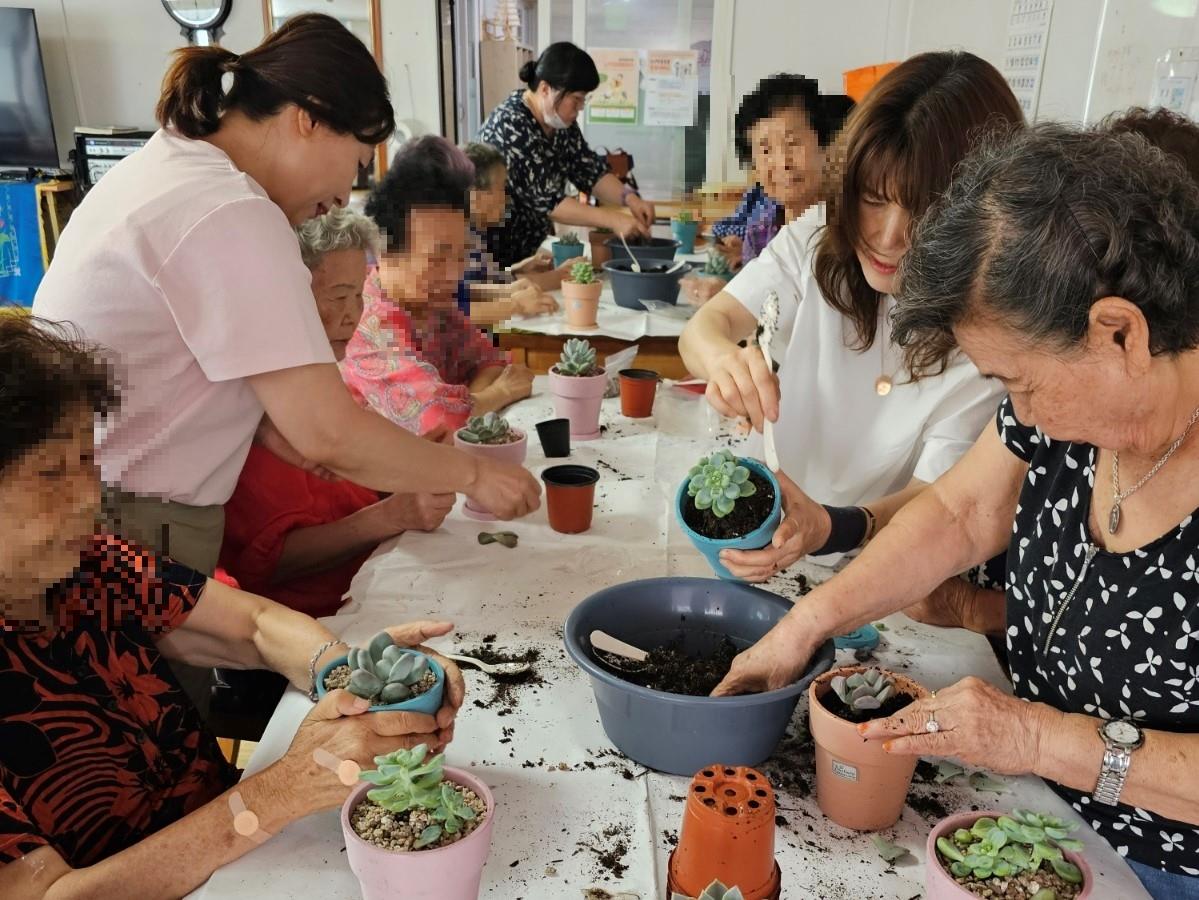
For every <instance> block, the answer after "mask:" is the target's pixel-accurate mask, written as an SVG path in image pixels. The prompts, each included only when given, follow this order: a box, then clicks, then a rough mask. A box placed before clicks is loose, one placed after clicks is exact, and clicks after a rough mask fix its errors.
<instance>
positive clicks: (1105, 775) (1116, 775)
mask: <svg viewBox="0 0 1199 900" xmlns="http://www.w3.org/2000/svg"><path fill="white" fill-rule="evenodd" d="M1131 764H1132V751H1130V750H1128V749H1127V748H1124V747H1114V746H1112V745H1111V744H1110V743H1109V744H1108V746H1107V749H1105V750H1104V751H1103V765H1102V766H1101V767H1100V769H1099V781H1098V782H1097V783H1096V784H1095V791H1094V792H1093V793H1092V794H1091V799H1092V800H1094V801H1095V802H1096V803H1102V804H1104V805H1105V806H1115V805H1116V804H1117V803H1119V802H1120V793H1121V792H1122V791H1123V790H1124V782H1125V781H1126V780H1127V779H1128V769H1129V766H1130V765H1131Z"/></svg>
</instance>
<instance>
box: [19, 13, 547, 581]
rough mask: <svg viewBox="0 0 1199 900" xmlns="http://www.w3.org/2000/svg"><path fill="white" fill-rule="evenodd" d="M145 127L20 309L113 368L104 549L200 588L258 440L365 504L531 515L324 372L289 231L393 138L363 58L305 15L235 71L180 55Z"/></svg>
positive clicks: (482, 473)
mask: <svg viewBox="0 0 1199 900" xmlns="http://www.w3.org/2000/svg"><path fill="white" fill-rule="evenodd" d="M226 79H227V80H228V81H229V86H228V90H226V88H225V86H224V84H223V82H224V81H225V80H226ZM157 114H158V119H159V121H160V122H161V123H162V126H163V127H162V129H161V130H160V131H158V132H157V133H156V134H155V135H154V137H153V138H151V139H150V141H149V143H148V144H147V145H146V147H145V148H143V149H142V150H140V151H138V152H137V153H135V154H134V155H132V156H131V157H129V158H128V159H127V160H124V161H122V162H121V164H120V165H118V166H116V167H115V168H114V169H113V170H112V171H111V172H109V173H108V174H107V175H106V176H105V178H104V180H103V181H102V182H101V183H100V184H98V185H97V186H96V188H95V189H94V190H92V192H91V193H89V194H88V196H87V199H86V200H85V201H84V202H83V204H82V205H81V206H80V207H79V209H78V210H77V211H76V212H75V214H74V216H73V217H72V219H71V224H70V225H69V226H68V227H67V229H66V231H65V232H64V234H63V237H62V241H61V242H60V244H59V246H58V250H57V252H56V254H55V258H54V264H53V265H52V266H51V267H50V269H49V271H48V272H47V273H46V277H45V279H44V280H43V281H42V284H41V287H40V289H39V291H38V294H37V298H36V300H35V302H34V310H35V312H36V313H37V314H38V315H39V316H42V317H44V318H47V319H52V320H68V321H71V322H73V323H75V324H76V325H77V326H79V327H80V328H81V329H82V331H83V333H84V335H85V337H86V339H87V340H89V341H90V342H93V343H95V344H98V345H100V346H103V347H105V348H107V349H108V350H110V351H112V354H113V357H112V362H113V364H114V366H115V368H116V372H117V375H118V378H119V380H120V382H121V384H122V389H123V397H124V402H123V404H122V407H121V409H120V411H119V413H118V414H117V415H116V416H115V417H114V419H113V420H112V421H111V422H109V423H107V425H106V427H105V428H104V429H103V430H102V431H101V432H100V433H99V435H98V444H97V456H98V459H99V463H100V467H101V473H102V476H103V479H104V481H105V483H106V485H107V493H106V498H105V499H106V505H107V507H108V512H109V515H110V517H111V520H112V521H113V523H114V524H115V525H116V526H117V528H116V530H117V532H118V533H119V534H121V535H122V536H123V537H126V538H130V539H135V540H139V541H141V542H142V543H145V544H147V545H148V546H152V547H154V548H156V549H158V550H160V551H162V552H167V553H169V554H171V555H172V556H173V557H175V558H176V559H177V560H178V561H179V562H182V563H185V564H187V565H189V566H191V567H192V568H194V569H197V570H199V571H201V572H203V573H205V574H211V573H212V572H213V570H214V568H215V564H216V561H217V556H218V554H219V551H220V546H221V538H222V534H223V531H224V504H225V502H226V501H227V500H228V499H229V497H230V495H231V494H232V493H233V489H234V486H235V485H236V484H237V479H238V475H239V473H240V471H241V469H242V465H243V463H244V462H245V460H246V456H247V454H248V452H249V449H250V445H251V443H252V441H253V440H254V438H255V434H256V432H257V433H258V434H259V435H261V436H262V438H263V440H267V441H268V442H270V443H272V444H273V445H274V446H280V447H283V448H286V453H287V454H288V455H289V457H294V458H297V459H298V458H302V459H304V460H307V461H309V462H310V463H311V464H315V465H320V466H323V467H325V468H326V469H328V470H331V471H332V472H334V473H335V474H337V475H339V476H341V477H343V478H345V479H347V480H349V481H352V482H354V483H356V484H361V485H364V486H366V487H369V488H372V489H375V490H379V491H385V492H388V493H404V492H410V491H428V492H434V493H449V492H462V493H466V494H474V493H483V494H487V495H488V499H487V501H486V505H487V507H488V508H489V509H494V510H496V511H497V512H498V513H500V514H501V515H503V516H504V517H506V518H507V517H512V516H518V515H523V514H524V513H526V512H528V511H530V510H531V509H534V508H536V507H537V505H538V500H537V497H538V493H539V487H538V485H537V482H536V481H535V480H534V479H533V478H532V476H530V475H529V473H528V472H526V471H525V470H524V469H522V468H520V467H515V466H501V467H497V466H494V465H493V464H491V463H488V462H485V461H480V460H478V458H476V457H472V456H468V455H467V454H464V453H460V452H456V451H454V450H453V449H452V448H450V447H444V446H438V445H436V444H433V443H430V442H428V441H422V440H419V439H418V438H416V437H415V436H413V435H412V434H410V433H409V432H407V431H405V430H404V429H402V428H398V427H396V426H395V425H393V424H392V423H390V422H388V421H386V420H385V419H383V418H382V417H380V416H377V415H375V414H373V413H371V412H370V411H369V410H365V409H363V408H362V407H360V406H359V405H358V404H356V403H355V402H354V401H353V398H351V396H350V394H349V392H348V391H347V390H346V388H345V385H344V384H343V383H342V380H341V377H340V375H339V373H338V370H337V365H336V360H335V358H334V353H333V350H332V349H331V348H330V346H329V340H328V338H327V337H326V336H325V332H324V329H323V328H322V327H321V321H320V318H319V317H318V315H317V308H316V303H315V302H314V300H313V296H312V289H311V286H310V285H311V276H310V274H309V272H308V269H307V268H305V266H304V263H303V261H302V260H301V258H300V249H299V246H298V245H297V243H296V237H295V232H294V231H293V226H295V225H299V224H300V223H302V222H304V221H305V220H307V219H310V218H313V217H315V216H319V215H321V214H323V213H324V212H326V211H328V210H329V209H332V208H334V207H337V206H343V205H344V204H345V202H346V201H347V200H348V199H349V195H350V186H351V185H352V184H353V182H354V179H355V178H356V176H357V173H358V169H359V167H360V166H363V165H365V164H366V163H368V162H369V161H370V159H371V156H372V155H373V153H374V148H375V145H376V144H378V143H380V142H382V141H384V140H386V139H387V137H388V136H389V135H390V134H391V132H392V130H393V128H394V118H393V113H392V107H391V102H390V100H389V99H388V93H387V83H386V81H385V80H384V78H383V76H382V74H381V73H380V72H379V68H378V65H377V64H376V63H375V60H374V58H373V57H372V56H371V54H370V52H369V51H368V50H367V49H366V47H364V46H363V45H362V43H361V41H359V40H358V39H357V38H355V37H354V36H353V35H352V34H351V33H350V32H349V31H347V30H346V28H345V27H344V26H343V25H341V23H339V22H338V21H337V20H336V19H333V18H330V17H329V16H324V15H303V16H298V17H296V18H293V19H291V20H289V21H288V22H287V23H286V24H284V25H283V26H282V27H281V28H279V29H278V30H277V31H275V32H274V33H273V34H271V35H269V36H268V37H267V38H266V40H264V41H263V43H262V44H261V45H259V46H258V47H256V48H254V49H253V50H251V51H249V52H248V53H245V54H243V55H241V56H238V55H236V54H234V53H231V52H230V51H228V50H225V49H223V48H221V47H188V48H184V49H183V50H180V51H178V53H177V54H176V58H175V61H174V63H173V65H172V67H171V69H170V71H169V72H168V73H167V75H166V78H165V79H164V82H163V89H162V95H161V97H160V99H159V104H158V109H157ZM264 411H265V413H266V414H267V416H268V417H269V422H270V423H271V427H264V426H262V423H263V421H264V418H263V413H264ZM280 436H281V440H280V439H279V437H280ZM292 448H294V449H292Z"/></svg>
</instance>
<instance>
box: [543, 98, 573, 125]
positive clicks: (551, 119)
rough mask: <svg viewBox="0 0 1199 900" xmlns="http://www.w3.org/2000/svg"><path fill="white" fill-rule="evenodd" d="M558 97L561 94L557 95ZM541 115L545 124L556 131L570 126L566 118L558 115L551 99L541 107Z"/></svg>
mask: <svg viewBox="0 0 1199 900" xmlns="http://www.w3.org/2000/svg"><path fill="white" fill-rule="evenodd" d="M550 96H551V97H552V96H553V95H552V94H551V95H550ZM559 97H561V95H559ZM541 115H542V118H544V119H545V124H546V125H548V126H549V127H550V128H553V129H555V130H557V131H564V130H566V129H567V128H569V127H570V125H569V124H567V122H566V120H564V119H563V118H562V117H561V116H560V115H558V111H557V110H556V109H554V101H553V100H551V101H550V102H549V103H548V104H547V105H546V106H544V107H542V109H541Z"/></svg>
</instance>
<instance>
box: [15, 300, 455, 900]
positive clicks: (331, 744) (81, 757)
mask: <svg viewBox="0 0 1199 900" xmlns="http://www.w3.org/2000/svg"><path fill="white" fill-rule="evenodd" d="M39 325H40V326H41V327H39ZM113 403H114V395H113V391H112V388H111V386H110V382H109V376H108V373H107V371H106V367H105V366H103V365H102V364H100V363H98V362H96V361H95V360H94V359H93V357H92V356H91V355H90V354H89V353H88V352H87V351H86V350H84V349H82V348H81V347H80V346H79V345H78V344H76V343H74V342H73V341H72V340H70V338H69V337H68V336H67V335H66V333H65V329H62V328H60V327H58V326H54V325H51V324H50V323H39V322H36V321H35V320H32V319H26V318H23V317H17V316H6V317H0V422H3V427H0V897H4V898H6V900H25V898H42V897H47V896H54V897H59V896H62V897H137V898H139V900H142V898H145V900H152V898H158V897H178V896H181V895H183V894H186V893H188V892H189V891H191V890H192V889H194V888H195V887H197V886H198V885H199V884H201V883H202V882H203V881H204V880H205V879H207V878H208V876H209V875H210V874H211V873H212V871H213V870H214V869H216V868H218V867H219V866H221V865H224V864H225V863H228V862H230V861H231V860H233V859H236V858H237V857H239V856H241V855H242V854H243V853H246V852H248V851H249V850H252V849H253V848H254V847H255V846H257V843H258V842H259V841H260V840H261V839H262V837H263V833H265V834H267V835H269V834H273V833H275V832H277V831H278V830H279V829H281V828H283V827H284V826H286V825H287V824H288V823H289V822H291V821H293V820H295V819H298V818H301V817H303V816H306V815H308V814H310V813H312V812H315V811H317V810H320V809H325V808H328V807H333V806H337V805H338V804H340V803H341V802H342V800H344V798H345V796H346V794H347V793H348V790H349V789H348V788H347V787H346V786H345V785H343V784H342V783H341V781H340V780H339V778H338V777H337V775H336V774H335V773H334V772H332V771H329V770H327V769H326V768H324V767H322V766H321V765H318V764H317V763H316V762H314V756H313V754H314V751H316V750H317V749H324V750H325V751H326V752H328V753H330V754H332V756H333V757H335V758H337V759H353V760H355V761H356V762H358V763H359V764H360V765H369V763H370V760H371V758H372V757H373V756H375V755H376V754H381V753H386V752H389V751H391V750H394V749H396V748H397V747H401V746H402V747H410V746H414V745H416V744H418V743H428V744H431V745H434V746H438V747H440V746H444V745H445V744H446V743H448V742H449V741H450V740H451V739H452V737H453V730H454V717H455V715H456V713H457V709H458V707H459V706H460V705H461V703H462V696H463V683H462V678H461V675H460V674H459V673H458V671H457V670H456V669H455V668H454V667H453V665H452V664H446V668H447V673H448V676H449V677H448V690H447V695H446V696H447V701H446V705H445V706H444V707H443V708H442V709H441V710H440V711H439V712H438V713H437V715H436V716H435V717H434V716H421V715H413V714H410V713H366V712H364V711H363V709H362V708H361V705H362V701H358V700H357V699H356V698H354V697H352V696H351V695H350V694H348V693H346V692H345V691H334V692H332V693H331V694H329V695H328V696H327V697H325V698H324V699H323V700H322V701H321V702H320V703H318V704H317V705H316V707H315V708H314V709H313V710H312V712H311V713H310V714H309V715H308V717H307V718H306V719H305V720H304V721H303V722H302V723H301V725H300V727H299V729H298V731H297V732H296V735H295V737H294V738H293V740H292V744H291V747H290V748H289V749H288V751H287V753H286V754H284V756H283V757H282V758H281V759H280V760H279V761H278V762H276V763H274V764H273V765H271V766H269V767H268V768H266V769H264V770H263V771H261V772H259V773H257V774H255V775H253V776H251V777H249V778H247V779H245V780H244V781H241V782H240V783H238V782H237V777H238V772H237V770H236V769H234V768H233V767H232V766H230V765H229V764H228V763H227V762H226V761H225V760H224V758H223V757H222V756H221V752H220V750H219V748H218V747H217V745H216V740H215V738H214V737H213V736H212V735H211V734H210V733H208V732H207V731H205V729H204V726H203V724H202V723H201V721H200V718H199V715H198V713H197V712H196V710H195V708H194V707H192V705H191V703H190V702H189V700H188V699H187V697H186V695H185V694H184V693H183V691H182V690H181V689H180V687H179V685H178V683H177V682H176V681H175V677H174V675H173V674H172V672H171V669H170V667H169V665H168V664H167V661H168V660H169V659H173V660H182V661H185V662H188V663H191V664H194V665H201V666H217V665H219V666H225V667H229V668H243V669H271V670H274V671H276V672H278V673H280V674H282V675H284V676H286V677H287V678H288V679H289V680H290V682H291V683H292V684H293V685H294V686H296V687H297V688H300V689H301V690H304V691H307V690H308V689H309V688H310V686H311V675H310V668H309V667H310V662H311V661H312V660H313V658H314V656H315V657H316V659H315V661H316V664H317V665H318V666H319V665H322V664H323V663H324V662H327V661H328V660H329V659H331V658H332V657H333V656H335V655H336V654H338V653H340V652H344V649H343V648H339V647H338V646H335V645H330V643H329V642H331V641H332V640H333V635H332V634H331V633H330V632H329V631H328V630H327V629H326V628H324V627H323V626H321V625H320V624H318V623H317V622H315V621H313V620H312V619H310V618H309V617H307V616H305V615H302V614H300V613H297V612H293V611H292V610H289V609H287V608H285V607H282V606H279V605H278V604H275V603H272V602H271V601H269V600H266V599H264V598H262V597H257V596H255V595H253V594H247V593H243V592H241V591H237V590H235V589H233V588H231V587H228V586H226V585H223V584H220V583H219V582H216V581H212V580H210V579H205V578H204V576H202V575H200V574H198V573H196V572H194V571H192V570H190V569H187V568H185V567H183V566H180V565H177V564H176V563H174V562H172V561H171V560H169V559H165V558H159V557H157V556H155V555H154V554H152V553H150V552H148V551H145V550H142V549H141V548H139V547H137V546H135V545H133V544H131V543H129V542H127V541H123V540H121V539H120V538H118V537H114V536H112V535H105V534H95V533H94V532H95V527H96V521H97V517H98V513H99V506H100V489H99V477H98V473H97V471H96V468H95V463H94V458H93V425H94V422H95V417H96V415H97V414H100V413H103V412H105V411H106V410H108V409H109V408H111V407H112V405H113ZM450 628H451V626H450V625H449V624H448V623H445V622H419V623H415V624H412V625H407V626H397V627H394V628H391V629H390V631H391V633H392V636H393V637H394V638H395V639H396V640H397V642H400V643H403V644H405V645H412V646H415V645H419V644H420V643H421V642H422V641H423V640H425V639H427V638H430V637H434V636H437V635H441V634H445V633H447V632H448V631H449V630H450ZM318 651H319V652H318ZM442 662H443V663H445V661H444V660H442ZM235 785H236V787H235ZM243 809H244V810H248V811H250V812H252V813H253V814H254V819H255V822H256V828H257V830H250V829H247V828H246V827H245V826H246V825H247V822H246V821H245V819H246V817H245V816H244V814H243V815H242V816H241V817H240V818H239V819H238V825H239V828H235V827H234V815H235V813H238V812H241V811H242V810H243ZM247 830H249V835H247V834H246V831H247Z"/></svg>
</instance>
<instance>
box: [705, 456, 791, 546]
mask: <svg viewBox="0 0 1199 900" xmlns="http://www.w3.org/2000/svg"><path fill="white" fill-rule="evenodd" d="M749 480H750V483H751V484H753V485H754V487H756V488H757V489H758V490H757V492H756V493H754V494H752V495H751V496H749V497H742V498H741V499H740V500H738V501H737V503H736V504H735V505H734V506H733V511H732V512H731V513H729V514H728V515H727V516H717V515H716V513H714V512H712V510H710V509H696V508H695V504H694V503H693V502H690V499H689V498H684V501H683V521H684V522H686V523H687V526H688V527H689V528H690V529H691V530H692V531H695V532H698V533H699V534H702V535H703V536H704V537H706V538H710V539H712V540H714V541H727V540H732V539H734V538H739V537H744V536H745V535H747V534H749V533H750V532H751V531H753V530H754V529H756V528H757V527H758V526H759V525H761V524H762V523H763V522H765V521H766V517H767V516H769V515H770V510H771V509H772V508H773V507H774V488H773V487H772V486H771V484H770V482H769V481H767V480H766V479H765V478H763V477H762V476H761V475H759V474H758V473H757V472H755V471H754V470H753V469H750V470H749Z"/></svg>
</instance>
